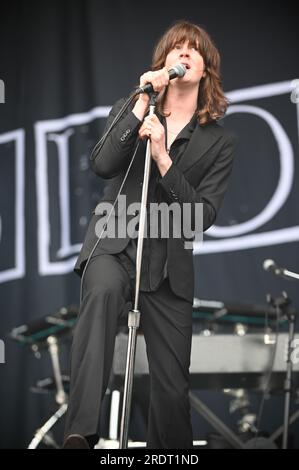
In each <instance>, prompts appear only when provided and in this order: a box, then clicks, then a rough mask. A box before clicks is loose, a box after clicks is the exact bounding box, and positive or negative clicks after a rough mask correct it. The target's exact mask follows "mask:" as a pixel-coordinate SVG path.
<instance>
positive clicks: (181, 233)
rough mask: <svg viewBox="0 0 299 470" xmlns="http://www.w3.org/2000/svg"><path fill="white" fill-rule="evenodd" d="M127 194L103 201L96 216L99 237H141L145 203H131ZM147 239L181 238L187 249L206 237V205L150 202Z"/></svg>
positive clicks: (147, 212)
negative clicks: (139, 231)
mask: <svg viewBox="0 0 299 470" xmlns="http://www.w3.org/2000/svg"><path fill="white" fill-rule="evenodd" d="M126 201H127V198H126V195H120V196H119V197H118V200H117V204H116V205H113V204H112V203H111V202H108V201H102V202H100V203H99V204H98V205H97V207H96V210H95V215H97V216H100V218H99V220H98V221H97V223H96V225H95V233H96V235H97V237H98V238H101V239H102V238H126V237H129V238H137V237H138V230H139V221H140V212H141V203H140V202H133V203H131V204H129V205H128V206H127V203H126ZM144 238H151V239H153V238H156V239H157V238H164V239H165V238H180V239H182V240H183V241H184V246H185V248H186V249H192V248H193V242H197V243H198V242H201V241H202V238H203V204H202V203H199V202H195V203H189V202H188V203H182V204H179V203H178V202H173V203H172V204H167V203H166V202H161V203H156V202H152V203H149V204H148V207H147V209H146V217H145V229H144Z"/></svg>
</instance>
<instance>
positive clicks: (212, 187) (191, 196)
mask: <svg viewBox="0 0 299 470" xmlns="http://www.w3.org/2000/svg"><path fill="white" fill-rule="evenodd" d="M235 144H236V138H235V136H232V135H230V136H229V137H228V138H226V139H225V143H224V144H223V146H222V148H221V150H220V152H219V155H218V158H217V159H216V161H215V162H214V164H213V165H212V166H211V167H210V169H209V170H208V172H207V173H206V174H205V175H204V176H203V177H202V178H201V179H200V181H199V183H198V185H197V187H193V186H192V185H191V184H190V183H189V182H188V181H187V179H186V178H185V176H184V174H183V173H182V172H181V171H180V170H179V168H178V167H177V166H176V165H175V164H172V165H171V167H170V168H169V170H168V171H167V173H166V174H165V175H164V176H163V178H161V179H160V184H161V186H162V187H163V189H164V191H165V193H166V197H167V200H168V202H169V203H172V202H178V203H179V204H183V203H191V204H192V205H191V223H192V227H195V226H196V224H195V216H196V210H197V208H196V205H195V203H202V204H203V206H202V208H203V230H204V231H205V230H207V229H208V228H209V227H211V225H213V223H214V221H215V219H216V216H217V213H218V210H219V208H220V205H221V202H222V200H223V197H224V194H225V192H226V189H227V186H228V179H229V175H230V173H231V170H232V163H233V155H234V150H235Z"/></svg>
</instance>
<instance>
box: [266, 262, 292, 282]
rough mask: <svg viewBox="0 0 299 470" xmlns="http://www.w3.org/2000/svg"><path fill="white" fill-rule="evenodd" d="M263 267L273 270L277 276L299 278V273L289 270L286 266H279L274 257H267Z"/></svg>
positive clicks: (269, 270)
mask: <svg viewBox="0 0 299 470" xmlns="http://www.w3.org/2000/svg"><path fill="white" fill-rule="evenodd" d="M263 268H264V270H265V271H268V272H271V273H273V274H275V275H276V276H282V277H284V278H286V279H296V280H299V274H298V273H295V272H292V271H289V270H288V269H286V268H281V267H280V266H277V264H276V263H275V261H273V259H265V260H264V262H263Z"/></svg>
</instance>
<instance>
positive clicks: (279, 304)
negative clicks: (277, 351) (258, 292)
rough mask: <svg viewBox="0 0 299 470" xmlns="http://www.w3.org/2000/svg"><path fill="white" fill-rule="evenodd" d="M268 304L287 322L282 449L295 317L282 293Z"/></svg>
mask: <svg viewBox="0 0 299 470" xmlns="http://www.w3.org/2000/svg"><path fill="white" fill-rule="evenodd" d="M268 302H269V303H271V304H272V305H273V307H275V308H276V309H277V312H278V314H280V316H281V317H287V319H288V322H289V336H288V347H287V360H286V363H287V367H286V377H285V381H284V394H285V402H284V419H283V437H282V449H287V448H288V432H289V425H290V405H291V392H292V372H293V363H292V357H291V356H292V351H293V342H294V333H295V323H296V315H295V311H294V309H290V308H289V304H290V303H291V301H290V299H289V298H288V296H287V294H286V292H283V293H282V297H278V298H276V299H272V298H271V296H269V297H268Z"/></svg>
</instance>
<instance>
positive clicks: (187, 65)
mask: <svg viewBox="0 0 299 470" xmlns="http://www.w3.org/2000/svg"><path fill="white" fill-rule="evenodd" d="M181 64H183V65H185V67H186V69H187V70H189V69H191V67H190V65H189V64H186V63H184V62H181Z"/></svg>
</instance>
